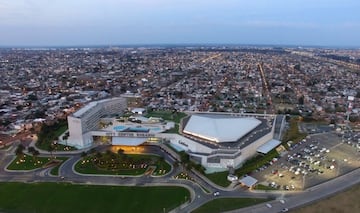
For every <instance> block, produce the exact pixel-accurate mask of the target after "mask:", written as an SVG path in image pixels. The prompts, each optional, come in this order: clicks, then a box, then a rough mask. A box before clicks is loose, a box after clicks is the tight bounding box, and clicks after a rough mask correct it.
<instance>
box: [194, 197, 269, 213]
mask: <svg viewBox="0 0 360 213" xmlns="http://www.w3.org/2000/svg"><path fill="white" fill-rule="evenodd" d="M266 201H268V200H267V199H262V198H218V199H215V200H212V201H210V202H208V203H205V204H204V205H202V206H200V207H199V208H198V209H195V210H194V211H192V213H219V212H224V211H231V210H235V209H240V208H244V207H247V206H252V205H256V204H258V203H262V202H266Z"/></svg>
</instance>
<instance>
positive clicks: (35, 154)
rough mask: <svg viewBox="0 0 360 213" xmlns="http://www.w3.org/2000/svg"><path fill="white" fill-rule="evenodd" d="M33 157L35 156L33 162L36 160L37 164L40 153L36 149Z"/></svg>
mask: <svg viewBox="0 0 360 213" xmlns="http://www.w3.org/2000/svg"><path fill="white" fill-rule="evenodd" d="M32 155H33V160H34V162H36V160H37V157H38V156H39V155H40V152H39V151H38V150H36V149H35V150H34V151H33V152H32Z"/></svg>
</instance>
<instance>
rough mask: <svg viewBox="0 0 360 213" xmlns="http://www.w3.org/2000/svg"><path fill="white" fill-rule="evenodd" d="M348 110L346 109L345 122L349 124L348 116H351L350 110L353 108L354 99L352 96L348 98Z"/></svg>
mask: <svg viewBox="0 0 360 213" xmlns="http://www.w3.org/2000/svg"><path fill="white" fill-rule="evenodd" d="M347 100H348V109H347V112H346V114H347V116H346V121H347V122H348V123H349V122H350V114H351V111H352V108H353V103H352V102H353V101H354V100H355V97H354V96H348V99H347Z"/></svg>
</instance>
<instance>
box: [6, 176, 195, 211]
mask: <svg viewBox="0 0 360 213" xmlns="http://www.w3.org/2000/svg"><path fill="white" fill-rule="evenodd" d="M189 197H190V193H189V191H188V190H186V189H185V188H182V187H175V186H174V187H126V186H93V185H71V184H63V183H61V184H59V183H36V184H25V183H0V212H8V213H32V212H36V213H48V212H51V213H78V212H86V213H99V212H106V213H112V212H114V213H118V212H121V213H133V212H147V213H161V212H164V208H165V211H166V212H168V211H169V210H171V209H173V208H176V207H177V206H179V205H181V204H182V203H183V202H185V200H186V199H188V198H189ZM164 198H166V199H164Z"/></svg>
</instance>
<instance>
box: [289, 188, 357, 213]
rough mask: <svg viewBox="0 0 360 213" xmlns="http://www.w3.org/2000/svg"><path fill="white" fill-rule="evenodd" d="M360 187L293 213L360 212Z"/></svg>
mask: <svg viewBox="0 0 360 213" xmlns="http://www.w3.org/2000/svg"><path fill="white" fill-rule="evenodd" d="M359 197H360V185H357V186H354V187H353V188H351V189H349V190H347V191H345V192H342V193H340V194H337V195H335V196H332V197H329V198H327V199H324V200H321V201H318V202H315V203H313V204H311V205H309V206H306V207H302V208H299V209H295V210H293V211H291V212H293V213H334V212H335V213H337V212H339V213H340V212H341V213H353V212H360V202H359Z"/></svg>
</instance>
